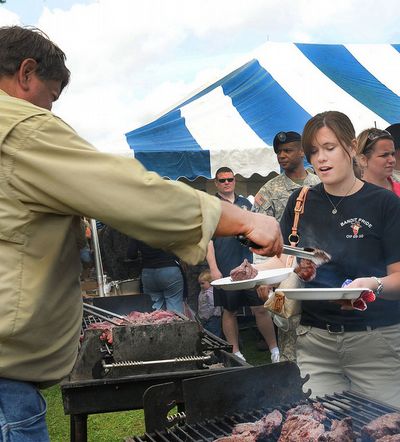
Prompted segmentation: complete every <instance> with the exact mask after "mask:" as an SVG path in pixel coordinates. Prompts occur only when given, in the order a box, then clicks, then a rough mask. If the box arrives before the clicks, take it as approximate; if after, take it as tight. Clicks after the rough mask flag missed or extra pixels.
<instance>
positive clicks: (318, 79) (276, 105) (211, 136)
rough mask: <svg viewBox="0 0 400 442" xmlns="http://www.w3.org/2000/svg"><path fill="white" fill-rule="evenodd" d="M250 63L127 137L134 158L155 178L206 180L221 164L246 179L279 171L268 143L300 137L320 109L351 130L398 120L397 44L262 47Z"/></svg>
mask: <svg viewBox="0 0 400 442" xmlns="http://www.w3.org/2000/svg"><path fill="white" fill-rule="evenodd" d="M248 59H249V60H250V61H248V62H247V63H246V64H244V65H243V66H241V67H239V68H238V69H236V70H234V71H232V72H231V73H229V74H228V75H227V76H225V77H224V78H222V79H220V80H219V81H217V82H215V83H213V84H212V85H210V86H208V87H206V88H205V89H203V90H201V91H200V92H198V93H194V94H193V95H192V96H191V97H190V98H189V99H187V100H185V101H183V102H182V103H180V104H178V105H177V106H176V107H174V108H173V109H171V110H169V111H168V112H166V113H165V114H164V115H162V116H161V117H159V118H157V119H156V120H155V121H153V122H151V123H149V124H146V125H145V126H142V127H140V128H137V129H135V130H133V131H131V132H129V133H127V134H126V138H127V141H128V144H129V146H130V148H131V149H132V150H133V151H134V154H135V157H136V158H137V159H138V160H139V161H141V162H142V163H143V164H144V166H145V167H146V168H147V169H149V170H153V171H156V172H158V173H159V174H160V175H162V176H165V177H169V178H171V179H177V178H179V177H186V178H188V179H191V180H193V179H195V178H197V177H199V176H204V177H207V178H210V177H212V176H214V174H215V171H216V170H217V169H218V168H219V167H221V166H228V167H231V168H232V169H233V170H234V172H235V173H239V174H241V175H242V176H244V177H249V176H251V175H252V174H253V173H258V174H260V175H262V176H267V175H268V174H269V173H270V172H271V171H273V170H275V171H278V164H277V161H276V156H275V154H274V152H273V149H272V148H271V147H272V140H273V138H274V136H275V134H276V133H277V132H280V131H289V130H294V131H297V132H300V133H301V132H302V129H303V127H304V124H305V123H306V122H307V120H308V119H309V118H310V117H311V116H313V115H315V114H317V113H319V112H323V111H326V110H338V111H341V112H344V113H346V114H347V115H348V116H349V117H350V119H351V120H352V122H353V124H354V126H355V129H356V132H357V133H358V132H360V131H361V130H363V129H365V128H368V127H373V126H376V127H378V128H381V129H384V128H386V127H387V126H389V125H390V124H393V123H397V122H400V96H399V95H400V82H399V78H400V45H389V44H377V45H361V44H360V45H357V44H354V45H322V44H296V43H271V42H268V43H266V44H264V45H263V46H261V47H260V48H258V49H257V50H255V51H254V52H253V53H251V54H249V58H248Z"/></svg>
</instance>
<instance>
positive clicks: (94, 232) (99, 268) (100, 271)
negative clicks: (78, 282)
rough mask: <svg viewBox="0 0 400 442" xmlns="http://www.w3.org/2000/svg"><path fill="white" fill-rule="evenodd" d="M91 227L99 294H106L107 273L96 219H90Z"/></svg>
mask: <svg viewBox="0 0 400 442" xmlns="http://www.w3.org/2000/svg"><path fill="white" fill-rule="evenodd" d="M90 227H91V228H92V241H93V249H94V250H93V251H94V262H95V266H96V277H97V285H98V291H99V296H101V297H103V296H105V292H104V282H105V275H104V273H103V263H102V261H101V253H100V244H99V236H98V235H97V226H96V220H95V219H93V218H91V219H90Z"/></svg>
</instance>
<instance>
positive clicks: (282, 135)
mask: <svg viewBox="0 0 400 442" xmlns="http://www.w3.org/2000/svg"><path fill="white" fill-rule="evenodd" d="M293 141H301V135H300V134H299V133H298V132H293V131H289V132H278V133H277V134H276V135H275V137H274V141H273V142H272V145H273V146H274V151H275V153H277V150H278V146H280V145H281V144H287V143H292V142H293Z"/></svg>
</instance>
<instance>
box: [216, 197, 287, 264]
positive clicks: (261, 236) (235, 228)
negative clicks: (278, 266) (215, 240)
mask: <svg viewBox="0 0 400 442" xmlns="http://www.w3.org/2000/svg"><path fill="white" fill-rule="evenodd" d="M221 209H222V211H221V217H220V219H219V223H218V225H217V229H216V230H215V233H214V234H215V236H237V235H243V236H245V237H246V238H248V239H249V240H250V241H252V242H253V243H255V244H258V245H259V246H260V248H259V249H253V248H251V249H250V250H251V251H252V252H253V253H256V254H257V255H265V256H274V255H277V256H280V255H281V253H282V247H283V240H282V234H281V229H280V227H279V224H278V222H277V221H276V219H275V218H272V217H271V216H267V215H263V214H261V213H253V212H249V211H248V210H243V209H241V208H239V207H237V206H235V205H234V204H230V203H227V202H225V201H221Z"/></svg>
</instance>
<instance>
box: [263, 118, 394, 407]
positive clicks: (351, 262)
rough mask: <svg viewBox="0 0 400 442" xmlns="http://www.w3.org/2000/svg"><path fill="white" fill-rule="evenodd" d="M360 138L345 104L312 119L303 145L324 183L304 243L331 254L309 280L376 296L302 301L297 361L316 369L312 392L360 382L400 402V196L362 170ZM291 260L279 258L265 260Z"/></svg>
mask: <svg viewBox="0 0 400 442" xmlns="http://www.w3.org/2000/svg"><path fill="white" fill-rule="evenodd" d="M355 138H356V137H355V132H354V127H353V125H352V123H351V121H350V120H349V118H348V117H347V116H346V115H344V114H342V113H340V112H334V111H330V112H324V113H321V114H318V115H316V116H315V117H313V118H311V119H310V120H309V121H308V122H307V124H306V126H305V128H304V131H303V136H302V143H303V149H304V152H305V154H306V157H307V159H308V161H309V162H310V163H311V164H312V166H313V167H314V169H315V171H316V173H317V175H318V176H319V178H320V179H321V184H318V185H316V186H314V187H313V188H311V189H310V190H309V192H308V195H307V200H306V203H305V208H304V213H303V214H302V215H301V216H300V221H299V230H298V232H299V236H300V242H299V244H298V246H299V247H315V248H319V249H323V250H325V251H327V252H328V253H329V254H330V255H331V256H332V260H331V261H330V262H329V263H327V264H324V265H322V266H321V267H319V268H318V269H317V272H316V276H315V278H314V279H313V280H312V281H310V282H306V283H305V286H306V287H310V288H317V287H326V288H329V287H332V288H334V287H341V286H342V284H343V283H344V281H346V280H348V279H350V280H352V282H351V284H350V287H359V288H364V287H365V288H369V289H370V290H373V291H375V293H376V295H377V300H376V301H375V302H372V303H369V304H368V308H367V310H365V311H358V310H354V309H350V310H347V309H346V310H345V309H343V307H342V306H341V305H339V304H337V303H335V302H331V301H321V300H319V301H302V314H301V321H300V326H299V327H298V329H297V335H298V340H297V363H298V365H299V367H300V370H301V372H302V374H303V375H305V374H307V373H308V374H310V380H309V381H308V382H307V383H306V385H305V387H306V388H311V390H312V394H313V396H316V395H324V394H329V393H333V392H340V391H343V390H354V391H357V392H360V393H363V394H366V395H368V396H370V397H374V398H375V399H378V400H382V401H386V402H388V403H390V404H392V405H396V406H400V370H399V368H400V302H399V299H400V236H399V235H398V228H397V225H398V220H399V219H400V200H399V199H398V198H397V197H396V195H394V194H393V193H392V192H388V191H386V190H385V189H382V188H381V187H377V186H375V185H373V184H370V183H366V182H363V181H361V180H359V179H358V178H356V176H355V174H354V171H353V159H354V157H355V154H356V150H355V149H356V139H355ZM298 193H299V191H296V192H295V193H294V194H293V195H292V196H291V197H290V199H289V201H288V204H287V207H286V210H285V213H284V216H283V218H282V221H281V229H282V233H283V237H284V239H285V238H288V236H289V234H290V233H291V227H292V224H293V209H294V205H295V201H296V197H297V196H298ZM284 262H285V261H283V260H282V259H281V260H278V259H277V258H273V260H270V261H268V262H267V263H265V264H261V265H260V266H263V268H271V267H277V266H278V265H280V267H282V266H284ZM260 266H259V268H260Z"/></svg>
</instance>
